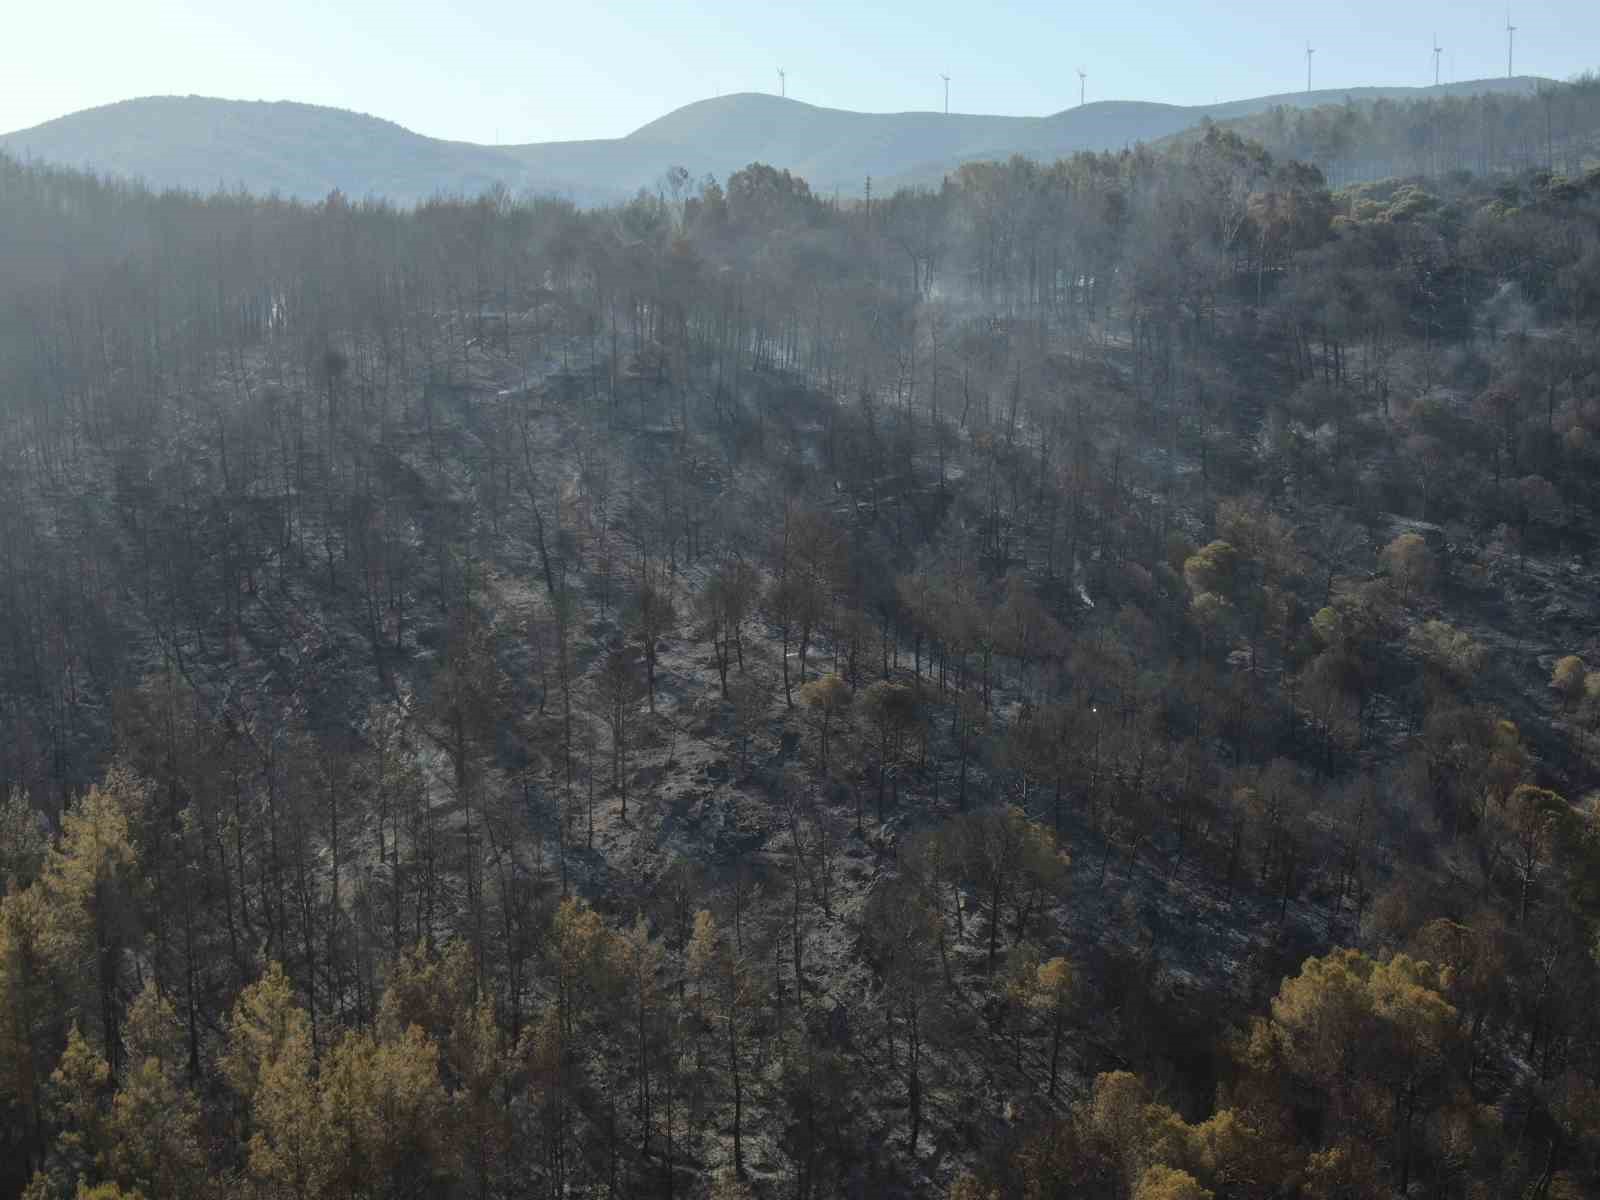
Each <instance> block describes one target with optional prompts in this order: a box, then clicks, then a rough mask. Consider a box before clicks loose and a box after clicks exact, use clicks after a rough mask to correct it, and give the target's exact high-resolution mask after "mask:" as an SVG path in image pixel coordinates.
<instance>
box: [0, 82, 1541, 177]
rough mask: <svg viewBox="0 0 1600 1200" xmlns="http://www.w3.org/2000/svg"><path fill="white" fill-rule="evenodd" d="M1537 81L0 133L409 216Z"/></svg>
mask: <svg viewBox="0 0 1600 1200" xmlns="http://www.w3.org/2000/svg"><path fill="white" fill-rule="evenodd" d="M1539 82H1540V81H1538V80H1536V79H1534V78H1532V77H1526V76H1525V77H1519V78H1513V79H1486V80H1474V81H1471V82H1467V83H1455V84H1446V85H1443V86H1441V87H1437V88H1432V87H1428V88H1350V89H1341V90H1328V91H1317V92H1294V93H1288V94H1284V95H1280V96H1261V97H1256V98H1254V99H1248V100H1236V101H1232V102H1229V103H1225V104H1215V105H1203V106H1193V107H1185V106H1181V105H1172V104H1151V103H1143V102H1138V101H1120V100H1111V101H1097V102H1096V103H1093V104H1085V105H1082V106H1080V107H1077V108H1070V109H1067V110H1065V111H1063V112H1059V113H1056V114H1054V115H1053V116H1047V117H1000V116H975V115H967V114H957V113H952V114H950V115H948V116H946V115H944V114H942V113H929V112H907V113H858V112H849V111H846V110H843V109H834V108H819V107H817V106H815V105H810V104H804V103H802V102H800V101H798V100H788V99H782V98H779V97H777V96H771V95H766V94H762V93H742V94H739V95H732V96H723V97H720V98H718V99H715V100H702V101H699V102H698V103H695V104H690V105H686V106H685V107H683V108H680V109H678V110H676V111H675V112H671V113H668V114H667V115H666V116H664V117H661V118H659V119H658V120H655V121H651V122H650V123H649V124H647V125H644V126H642V127H640V128H639V129H636V130H635V131H634V132H632V133H630V134H628V135H627V136H626V137H622V138H613V139H603V140H594V141H581V142H543V143H534V144H530V145H520V146H479V145H474V144H472V143H469V142H449V141H441V140H439V139H436V138H429V137H423V136H422V135H420V134H416V133H413V132H411V131H410V130H408V129H405V128H403V127H401V126H399V125H396V124H394V123H393V122H390V121H384V120H380V119H378V118H376V117H370V116H364V115H362V114H359V113H353V112H348V111H346V110H344V109H335V108H321V107H317V106H314V105H309V104H296V103H292V102H289V101H277V102H266V101H240V100H215V99H210V98H207V97H203V96H186V97H184V96H158V97H147V98H144V99H138V100H125V101H122V102H120V103H117V104H108V105H105V106H102V107H100V108H92V109H86V110H84V111H82V112H78V113H73V114H71V115H69V116H65V117H60V118H58V119H56V120H54V121H47V122H45V123H44V124H42V125H37V126H35V127H33V128H32V129H24V130H20V131H18V132H15V133H10V134H5V135H0V150H4V151H6V152H8V153H11V154H13V155H17V156H20V157H27V158H36V159H40V160H43V161H46V162H56V163H61V164H64V165H67V166H74V167H87V168H90V169H93V170H96V171H99V172H103V173H106V174H112V175H119V176H125V177H130V178H140V179H143V180H145V181H146V182H147V183H149V184H151V185H153V186H156V187H180V188H186V189H190V190H195V191H202V192H209V191H213V190H216V189H217V188H223V189H232V188H236V187H243V188H247V189H249V190H251V191H254V192H261V193H270V192H277V193H279V194H281V195H284V196H290V197H296V198H300V199H307V200H315V199H320V198H322V197H323V196H325V195H327V193H328V192H329V191H331V190H333V189H334V188H338V189H339V190H341V191H343V192H345V193H346V194H347V195H350V196H352V197H365V196H382V197H385V198H388V199H390V200H393V201H395V202H396V203H402V204H409V203H415V202H416V201H419V200H422V199H426V198H427V197H428V196H430V195H434V194H437V193H440V192H447V193H468V194H472V193H476V192H479V191H481V190H483V189H484V188H486V187H489V186H491V185H492V184H494V183H497V182H498V183H504V184H505V185H506V186H508V187H510V188H512V189H513V190H521V189H524V188H531V189H534V190H537V191H545V192H557V193H560V194H563V195H567V196H570V197H571V198H572V199H573V200H575V201H577V202H578V203H580V204H592V203H599V202H604V201H607V200H612V199H618V198H621V197H625V196H628V195H630V194H632V193H633V192H634V191H635V190H637V189H638V188H640V187H651V186H654V185H655V183H656V181H657V180H659V179H660V177H661V176H662V175H663V174H664V173H665V172H666V170H667V169H668V168H669V167H672V166H677V165H681V166H684V167H686V168H688V170H689V171H690V172H691V173H692V174H693V175H694V176H696V177H697V178H698V177H700V176H702V175H705V174H707V173H710V174H714V175H717V176H719V177H723V176H726V175H727V174H728V173H729V172H731V171H734V170H737V169H738V168H740V167H742V166H744V165H746V164H747V163H750V162H757V161H760V162H768V163H771V164H773V165H774V166H778V167H787V168H788V169H790V170H792V171H794V172H795V173H797V174H799V175H801V176H803V177H804V178H805V179H806V180H807V181H809V182H810V183H811V185H812V187H813V188H815V189H816V190H818V191H821V192H828V191H831V190H833V189H835V188H839V189H842V190H845V191H847V192H848V193H850V194H854V193H855V192H856V191H857V190H858V189H859V188H860V187H861V186H862V184H863V182H864V181H865V179H866V177H867V176H868V175H871V176H872V177H873V178H874V180H875V181H878V183H879V184H880V186H882V187H883V188H892V187H894V186H896V185H898V184H904V183H931V182H937V181H938V179H939V178H940V176H941V175H942V174H944V173H945V172H946V171H948V170H950V169H952V168H953V167H956V166H958V165H960V164H961V163H963V162H969V161H973V160H977V159H985V158H996V157H1009V156H1010V155H1012V154H1023V155H1028V156H1030V157H1035V158H1041V159H1053V158H1056V157H1059V156H1061V155H1066V154H1071V153H1073V152H1075V151H1079V150H1118V149H1121V148H1123V147H1124V146H1131V145H1133V144H1135V143H1138V142H1151V141H1156V140H1158V139H1160V138H1164V137H1168V136H1171V135H1173V134H1176V133H1179V132H1181V131H1183V130H1185V129H1188V128H1190V127H1192V126H1194V125H1196V124H1198V123H1199V122H1200V121H1201V120H1202V119H1203V118H1206V117H1209V118H1211V119H1213V120H1218V121H1223V120H1234V119H1239V118H1244V117H1248V116H1251V115H1252V114H1256V113H1261V112H1266V111H1269V110H1271V109H1273V108H1276V107H1279V106H1288V107H1293V108H1309V107H1315V106H1318V105H1327V104H1339V103H1343V102H1344V101H1345V100H1346V99H1347V98H1348V99H1352V100H1356V101H1358V102H1359V101H1366V100H1376V99H1380V98H1389V99H1396V100H1400V99H1417V98H1423V97H1427V96H1438V95H1478V94H1482V93H1485V92H1497V93H1504V92H1509V93H1517V94H1524V95H1525V94H1528V93H1529V92H1531V91H1532V90H1533V89H1534V88H1535V87H1536V86H1537V84H1538V83H1539Z"/></svg>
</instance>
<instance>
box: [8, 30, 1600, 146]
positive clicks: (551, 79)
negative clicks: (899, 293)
mask: <svg viewBox="0 0 1600 1200" xmlns="http://www.w3.org/2000/svg"><path fill="white" fill-rule="evenodd" d="M1512 20H1513V21H1514V22H1515V24H1516V25H1517V27H1518V32H1517V35H1516V63H1515V69H1516V71H1517V73H1519V74H1538V75H1544V76H1549V77H1555V78H1566V77H1569V76H1571V75H1573V74H1575V73H1577V72H1579V71H1581V70H1583V69H1585V68H1586V67H1589V66H1592V65H1593V64H1592V62H1589V61H1587V60H1586V59H1585V57H1584V55H1585V54H1586V53H1587V52H1589V51H1590V49H1591V48H1592V47H1593V46H1594V45H1595V44H1596V39H1597V38H1600V6H1596V5H1593V4H1589V3H1583V2H1580V0H1542V2H1540V3H1537V4H1521V5H1519V6H1517V8H1516V9H1515V10H1514V11H1513V13H1512ZM1505 21H1506V14H1505V11H1504V9H1503V8H1502V7H1500V6H1498V5H1495V4H1492V3H1481V2H1480V3H1471V4H1458V5H1452V4H1445V3H1438V2H1436V3H1432V4H1422V5H1416V6H1401V5H1394V4H1390V3H1382V2H1380V0H1358V2H1354V3H1345V4H1334V5H1320V6H1317V8H1316V9H1315V10H1312V11H1308V12H1304V13H1300V14H1291V13H1289V12H1287V11H1286V10H1285V8H1284V6H1282V5H1278V4H1273V5H1267V4H1263V3H1260V2H1259V0H1245V2H1242V3H1236V4H1231V5H1227V6H1198V5H1193V4H1182V3H1176V2H1173V0H1133V3H1130V4H1119V5H1115V6H1109V5H1106V6H1086V7H1085V6H1065V5H1060V4H1046V3H1042V2H1035V0H1025V2H1020V3H996V4H990V5H986V6H984V8H983V9H982V10H981V14H980V12H978V11H977V10H974V9H973V7H972V6H970V5H956V4H952V3H945V2H938V3H918V4H913V3H907V2H906V0H887V2H884V3H879V4H873V5H862V4H859V3H845V2H843V0H819V2H817V3H812V4H808V5H804V6H786V7H783V8H777V7H775V6H768V5H759V4H758V5H752V4H734V3H729V2H727V0H699V2H697V3H678V4H655V3H648V2H646V0H618V2H612V3H605V4H598V5H592V6H584V7H583V9H582V13H581V17H580V16H579V15H578V10H577V9H576V8H574V9H556V8H555V7H554V6H550V5H539V4H536V5H532V6H529V5H520V4H507V3H470V4H454V5H438V4H434V5H428V6H405V5H399V6H397V5H392V4H379V3H376V2H375V0H340V2H338V3H328V4H325V3H320V2H314V0H284V2H283V3H280V4H275V5H271V6H263V5H256V6H246V5H224V6H217V5H204V4H193V3H184V2H182V0H151V2H150V3H144V4H139V5H127V4H121V3H117V4H113V3H106V2H104V0H97V2H95V3H91V4H88V5H71V6H69V5H30V6H26V7H25V8H22V9H21V10H20V11H17V12H15V13H13V14H10V16H9V20H8V24H9V30H10V34H11V36H10V37H8V38H7V39H6V42H5V47H4V49H3V50H0V74H3V76H4V78H5V79H6V80H7V86H6V87H5V88H4V89H0V131H10V130H18V129H24V128H27V127H29V126H32V125H36V124H38V123H40V122H42V121H46V120H50V119H51V118H54V117H58V116H61V115H64V114H66V113H69V112H73V111H76V110H79V109H83V108H87V107H90V106H93V105H98V104H105V103H110V102H112V101H116V100H121V99H126V98H128V97H132V96H142V95H184V94H199V95H208V96H221V97H229V98H237V99H266V100H276V99H293V100H300V101H305V102H308V103H314V104H325V105H332V106H336V107H341V108H350V109H355V110H357V111H361V112H369V113H375V114H378V115H381V116H383V117H386V118H388V119H390V120H393V121H397V122H399V123H400V124H402V125H405V126H407V127H408V128H410V129H414V130H416V131H417V132H419V133H424V134H428V135H431V136H434V137H443V138H455V139H462V140H470V141H477V142H534V141H547V140H555V139H577V138H598V137H616V136H620V135H622V134H625V133H627V132H628V131H630V130H632V129H634V128H636V127H637V126H639V125H642V124H644V123H645V122H647V121H649V120H652V119H653V118H655V117H657V116H660V115H661V114H662V113H664V112H668V111H670V110H672V109H674V108H677V107H679V106H680V105H683V104H686V103H689V102H691V101H694V100H699V99H704V98H706V97H708V96H713V95H716V94H718V93H719V92H732V91H767V90H771V91H776V90H777V87H778V76H777V69H778V68H779V67H783V68H785V69H786V70H787V72H788V79H789V84H788V88H789V94H790V95H791V96H794V97H796V98H798V99H802V100H806V101H808V102H810V103H814V104H821V105H828V106H834V107H839V108H849V109H855V110H860V111H902V110H916V109H935V108H938V107H940V105H941V104H942V96H941V91H940V89H941V86H942V85H941V84H940V82H939V75H940V73H941V72H947V73H949V74H950V75H951V76H952V83H951V97H950V102H951V108H952V110H953V111H961V112H983V113H1010V114H1019V115H1043V114H1047V113H1052V112H1056V111H1059V110H1061V109H1063V108H1066V107H1068V106H1070V105H1071V104H1073V103H1076V101H1077V98H1078V79H1077V76H1076V68H1077V67H1078V66H1079V65H1080V64H1081V65H1083V66H1084V67H1085V68H1086V69H1087V70H1088V73H1089V80H1088V94H1089V96H1090V98H1091V99H1137V100H1153V101H1164V102H1168V103H1175V104H1201V103H1210V102H1214V101H1217V100H1222V99H1231V98H1234V97H1238V96H1247V95H1254V94H1264V93H1274V92H1282V91H1290V90H1294V89H1296V88H1300V87H1303V86H1304V85H1305V56H1304V46H1305V43H1306V41H1307V40H1308V39H1309V40H1310V42H1311V43H1312V44H1313V45H1314V46H1315V48H1316V55H1315V57H1314V61H1313V64H1312V65H1313V83H1314V86H1316V87H1319V88H1324V87H1346V86H1350V87H1353V86H1359V85H1364V84H1389V85H1394V84H1422V83H1428V82H1432V55H1431V54H1430V53H1429V47H1430V45H1431V42H1430V39H1431V38H1432V36H1433V35H1434V33H1435V32H1437V33H1438V37H1439V40H1440V42H1441V43H1442V44H1443V45H1444V47H1445V53H1444V55H1443V59H1442V64H1441V65H1442V72H1441V78H1442V79H1444V80H1449V79H1451V78H1455V79H1471V78H1480V77H1484V76H1491V75H1496V74H1501V73H1503V72H1504V70H1505V58H1506V38H1505V33H1504V25H1505ZM86 30H88V31H92V36H90V37H85V31H86Z"/></svg>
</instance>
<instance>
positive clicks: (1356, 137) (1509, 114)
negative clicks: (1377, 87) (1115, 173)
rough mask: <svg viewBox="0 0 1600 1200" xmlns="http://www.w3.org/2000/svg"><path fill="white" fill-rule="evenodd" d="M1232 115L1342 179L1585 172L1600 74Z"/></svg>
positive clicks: (1270, 146) (1598, 135)
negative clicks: (1523, 87) (1500, 88)
mask: <svg viewBox="0 0 1600 1200" xmlns="http://www.w3.org/2000/svg"><path fill="white" fill-rule="evenodd" d="M1224 124H1225V126H1226V128H1228V129H1229V130H1231V131H1233V132H1235V133H1238V134H1239V135H1240V136H1242V137H1246V138H1251V139H1253V140H1255V141H1258V142H1260V143H1261V144H1262V145H1263V146H1265V147H1266V148H1267V150H1269V151H1270V152H1271V153H1272V154H1273V155H1275V156H1277V157H1280V158H1293V159H1299V160H1300V161H1302V162H1308V163H1314V164H1316V166H1317V167H1318V168H1319V169H1321V170H1322V171H1323V173H1324V174H1325V175H1326V176H1327V177H1328V179H1329V180H1330V181H1331V182H1333V183H1334V184H1336V185H1349V184H1352V183H1361V182H1373V181H1376V180H1380V179H1388V178H1394V177H1405V176H1413V175H1426V176H1431V177H1438V176H1442V175H1447V174H1450V173H1452V172H1458V171H1465V172H1468V173H1470V174H1473V175H1496V174H1504V175H1519V174H1522V173H1524V172H1528V171H1536V170H1546V171H1550V172H1554V173H1560V174H1562V175H1566V176H1568V177H1576V176H1579V175H1582V174H1583V173H1584V171H1586V170H1588V169H1590V168H1591V167H1593V166H1594V165H1595V164H1596V162H1597V161H1600V78H1597V77H1596V76H1595V75H1594V73H1593V72H1588V73H1586V74H1584V75H1581V76H1579V77H1578V78H1576V79H1574V80H1571V81H1570V82H1568V83H1555V82H1550V83H1537V82H1535V81H1530V82H1529V86H1528V89H1527V91H1525V92H1523V93H1520V94H1519V93H1515V92H1483V93H1479V94H1477V95H1472V96H1443V97H1440V98H1437V99H1435V98H1431V97H1430V98H1426V99H1417V100H1401V101H1395V100H1388V99H1381V100H1373V101H1355V100H1347V101H1346V102H1345V103H1344V104H1343V105H1324V106H1322V107H1318V108H1305V109H1296V108H1288V107H1285V106H1281V105H1280V106H1279V107H1277V108H1275V109H1271V110H1269V111H1268V112H1265V113H1260V114H1257V115H1254V116H1250V117H1245V118H1242V119H1239V120H1234V121H1227V122H1225V123H1224ZM1203 135H1204V130H1203V129H1202V130H1200V131H1198V132H1197V133H1195V134H1192V135H1182V136H1183V138H1184V139H1185V140H1192V139H1193V138H1195V137H1200V136H1203Z"/></svg>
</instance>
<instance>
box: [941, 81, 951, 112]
mask: <svg viewBox="0 0 1600 1200" xmlns="http://www.w3.org/2000/svg"><path fill="white" fill-rule="evenodd" d="M939 78H940V79H942V80H944V115H945V116H947V117H948V116H949V115H950V76H948V75H941V76H939Z"/></svg>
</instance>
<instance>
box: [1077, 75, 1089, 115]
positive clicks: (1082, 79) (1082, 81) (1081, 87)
mask: <svg viewBox="0 0 1600 1200" xmlns="http://www.w3.org/2000/svg"><path fill="white" fill-rule="evenodd" d="M1088 80H1089V77H1088V76H1087V75H1085V74H1084V73H1083V68H1082V67H1079V68H1078V107H1079V108H1082V107H1083V97H1084V92H1085V91H1086V89H1087V87H1088Z"/></svg>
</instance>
